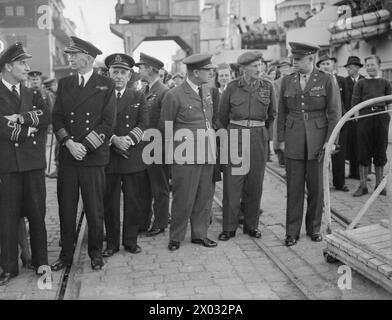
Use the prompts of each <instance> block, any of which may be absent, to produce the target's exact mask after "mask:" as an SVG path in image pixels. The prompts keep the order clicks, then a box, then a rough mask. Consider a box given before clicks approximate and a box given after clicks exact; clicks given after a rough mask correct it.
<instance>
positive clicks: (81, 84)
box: [79, 76, 84, 89]
mask: <svg viewBox="0 0 392 320" xmlns="http://www.w3.org/2000/svg"><path fill="white" fill-rule="evenodd" d="M80 78H81V79H82V81H81V82H80V85H79V87H80V89H83V88H84V77H83V76H80Z"/></svg>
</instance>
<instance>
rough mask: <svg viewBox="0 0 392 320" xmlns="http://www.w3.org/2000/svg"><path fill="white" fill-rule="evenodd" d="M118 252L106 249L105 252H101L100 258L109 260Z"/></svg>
mask: <svg viewBox="0 0 392 320" xmlns="http://www.w3.org/2000/svg"><path fill="white" fill-rule="evenodd" d="M118 251H119V250H118V249H117V250H115V249H106V250H105V251H103V252H102V257H104V258H110V257H112V256H113V255H114V254H115V253H117V252H118Z"/></svg>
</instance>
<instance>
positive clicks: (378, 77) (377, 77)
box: [366, 75, 381, 79]
mask: <svg viewBox="0 0 392 320" xmlns="http://www.w3.org/2000/svg"><path fill="white" fill-rule="evenodd" d="M366 79H381V76H376V77H369V75H367V76H366Z"/></svg>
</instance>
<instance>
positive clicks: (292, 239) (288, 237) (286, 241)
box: [284, 236, 298, 247]
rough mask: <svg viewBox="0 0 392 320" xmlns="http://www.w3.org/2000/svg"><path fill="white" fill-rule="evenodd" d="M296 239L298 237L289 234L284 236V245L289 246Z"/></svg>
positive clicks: (295, 241)
mask: <svg viewBox="0 0 392 320" xmlns="http://www.w3.org/2000/svg"><path fill="white" fill-rule="evenodd" d="M297 241H298V237H296V238H294V237H291V236H286V240H285V241H284V244H285V245H286V247H291V246H294V245H296V244H297Z"/></svg>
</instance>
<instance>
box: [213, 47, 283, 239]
mask: <svg viewBox="0 0 392 320" xmlns="http://www.w3.org/2000/svg"><path fill="white" fill-rule="evenodd" d="M261 58H262V56H261V55H260V54H259V53H258V52H256V51H251V52H246V53H244V54H242V55H240V56H239V57H238V61H237V62H238V64H239V65H241V68H242V71H243V75H242V76H241V77H240V78H238V79H236V80H234V81H232V82H231V83H230V84H229V85H228V86H227V88H226V90H225V91H224V92H223V95H222V97H221V100H220V103H219V119H220V122H221V123H222V125H223V127H224V128H227V130H229V131H231V130H234V132H238V139H237V141H230V143H229V145H230V146H232V145H234V143H235V144H236V145H237V150H239V152H243V153H242V164H240V165H238V164H234V163H232V161H231V159H229V163H228V164H227V165H226V166H225V169H224V171H223V230H222V233H221V234H220V235H219V240H221V241H227V240H229V239H230V238H232V237H235V234H236V230H237V228H238V221H239V214H240V204H241V198H242V201H243V203H244V205H243V211H244V212H243V213H244V233H245V234H248V235H249V236H251V237H254V238H260V237H261V232H260V230H259V229H258V226H259V216H260V211H259V209H260V200H261V196H262V191H263V180H264V171H265V165H266V161H267V156H268V147H267V143H268V137H269V134H268V127H269V125H271V126H272V123H273V121H274V118H275V115H276V99H275V94H274V89H273V86H272V84H271V82H270V81H267V80H265V79H263V78H262V71H263V67H264V66H263V64H262V61H261ZM232 132H233V131H232ZM247 133H249V134H250V136H249V137H250V141H248V143H249V144H248V146H249V148H250V149H249V150H243V149H244V148H246V149H247V147H246V146H244V145H243V144H242V143H243V137H242V135H243V134H247ZM245 137H246V136H245ZM240 150H242V151H240ZM231 153H232V152H231V151H230V152H229V154H231ZM240 166H242V167H241V168H240Z"/></svg>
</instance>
